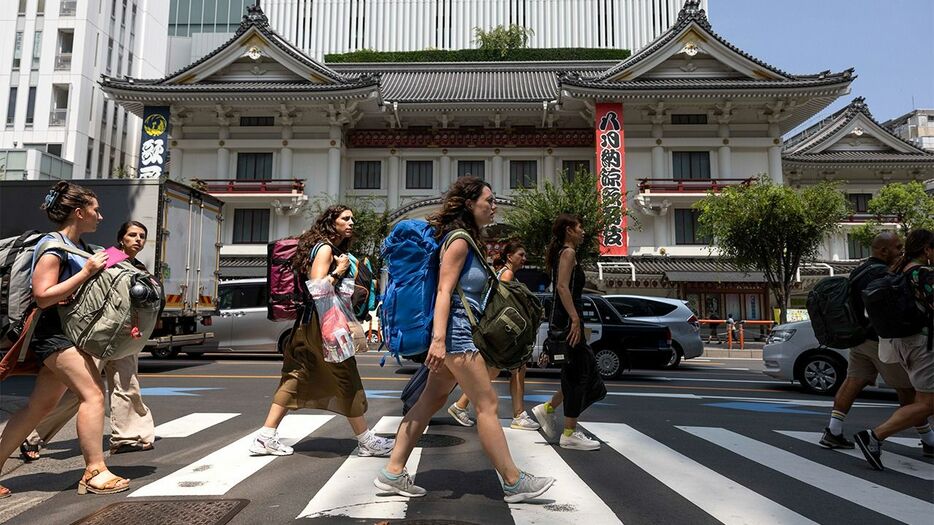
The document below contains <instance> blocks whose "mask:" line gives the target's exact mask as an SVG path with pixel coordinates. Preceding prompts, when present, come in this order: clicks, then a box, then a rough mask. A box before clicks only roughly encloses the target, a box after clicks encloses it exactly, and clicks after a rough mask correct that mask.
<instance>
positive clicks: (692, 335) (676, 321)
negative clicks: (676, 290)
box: [604, 295, 704, 369]
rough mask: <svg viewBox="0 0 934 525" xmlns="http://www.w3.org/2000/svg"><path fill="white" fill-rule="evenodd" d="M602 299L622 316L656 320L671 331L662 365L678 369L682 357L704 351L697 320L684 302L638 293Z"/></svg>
mask: <svg viewBox="0 0 934 525" xmlns="http://www.w3.org/2000/svg"><path fill="white" fill-rule="evenodd" d="M604 298H605V299H606V300H607V301H609V302H610V304H611V305H613V308H616V311H617V312H619V314H620V315H622V316H623V318H624V319H631V320H634V321H647V322H650V323H658V324H660V325H664V326H667V327H668V328H669V329H670V330H671V353H670V354H669V355H668V356H667V359H665V360H664V361H663V362H662V363H661V366H662V368H668V369H671V368H677V367H678V365H679V364H680V363H681V360H682V359H693V358H695V357H700V356H701V355H703V354H704V341H703V340H701V336H700V323H699V322H698V320H697V316H696V315H694V312H693V311H691V308H690V307H688V302H687V301H684V300H681V299H669V298H667V297H646V296H641V295H605V296H604Z"/></svg>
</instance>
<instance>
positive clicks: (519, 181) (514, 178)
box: [509, 160, 538, 190]
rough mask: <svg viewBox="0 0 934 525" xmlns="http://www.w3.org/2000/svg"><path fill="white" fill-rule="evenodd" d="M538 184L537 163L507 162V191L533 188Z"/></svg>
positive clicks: (529, 161) (524, 161)
mask: <svg viewBox="0 0 934 525" xmlns="http://www.w3.org/2000/svg"><path fill="white" fill-rule="evenodd" d="M537 184H538V161H534V160H511V161H509V189H513V190H515V189H518V188H534V187H535V186H536V185H537Z"/></svg>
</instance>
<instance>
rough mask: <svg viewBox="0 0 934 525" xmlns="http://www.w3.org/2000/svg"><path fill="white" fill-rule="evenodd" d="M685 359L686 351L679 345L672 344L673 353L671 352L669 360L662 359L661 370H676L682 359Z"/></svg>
mask: <svg viewBox="0 0 934 525" xmlns="http://www.w3.org/2000/svg"><path fill="white" fill-rule="evenodd" d="M683 357H684V351H683V350H681V347H680V346H678V344H677V343H672V344H671V352H669V354H668V356H667V359H662V362H661V368H662V369H664V370H674V369H675V368H678V365H680V364H681V359H682V358H683Z"/></svg>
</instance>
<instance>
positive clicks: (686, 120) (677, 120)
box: [671, 113, 707, 125]
mask: <svg viewBox="0 0 934 525" xmlns="http://www.w3.org/2000/svg"><path fill="white" fill-rule="evenodd" d="M671 123H672V124H688V125H690V124H695V125H696V124H706V123H707V115H700V114H677V113H675V114H672V115H671Z"/></svg>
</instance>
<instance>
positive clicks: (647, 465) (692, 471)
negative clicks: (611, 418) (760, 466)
mask: <svg viewBox="0 0 934 525" xmlns="http://www.w3.org/2000/svg"><path fill="white" fill-rule="evenodd" d="M583 426H584V427H585V428H586V429H587V430H589V431H590V432H592V433H593V434H594V435H595V436H597V437H598V438H600V439H601V440H602V441H604V442H606V444H607V445H609V446H610V448H612V449H613V450H615V451H616V452H619V453H620V454H622V455H623V456H625V457H626V459H628V460H629V461H632V462H633V463H635V464H636V465H637V466H638V467H639V468H641V469H642V470H644V471H645V472H646V473H648V474H649V475H651V476H652V477H654V478H655V479H657V480H659V481H661V482H662V483H664V484H665V485H667V486H668V487H669V488H671V489H672V490H674V491H675V492H677V493H678V494H680V495H681V496H683V497H684V498H685V499H687V500H688V501H690V502H691V503H693V504H694V505H697V506H698V507H700V508H701V509H702V510H703V511H704V512H706V513H708V514H710V515H711V516H713V517H714V518H716V519H718V520H720V521H721V522H723V523H726V524H759V523H788V524H791V523H800V524H805V523H807V524H812V523H814V522H813V521H811V520H810V519H808V518H806V517H804V516H801V515H800V514H798V513H796V512H793V511H791V510H789V509H788V508H786V507H783V506H781V505H779V504H778V503H775V502H774V501H772V500H770V499H768V498H766V497H764V496H762V495H760V494H758V493H756V492H754V491H752V490H750V489H748V488H746V487H744V486H743V485H740V484H739V483H736V482H735V481H733V480H731V479H729V478H727V477H725V476H723V475H722V474H719V473H717V472H714V471H713V470H711V469H709V468H707V467H705V466H704V465H701V464H700V463H698V462H696V461H694V460H692V459H690V458H688V457H686V456H684V455H683V454H680V453H678V452H676V451H674V450H672V449H671V448H669V447H667V446H665V445H663V444H661V443H659V442H658V441H656V440H654V439H652V438H650V437H648V436H646V435H645V434H642V433H641V432H639V431H637V430H635V429H633V428H632V427H630V426H629V425H624V424H620V423H583ZM711 487H716V489H715V490H712V489H711Z"/></svg>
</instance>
